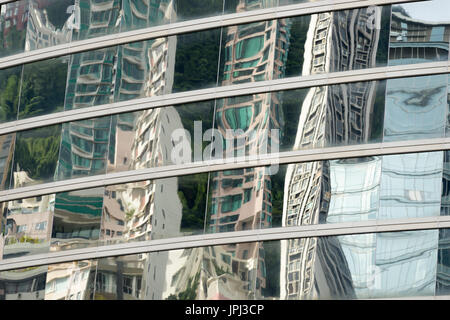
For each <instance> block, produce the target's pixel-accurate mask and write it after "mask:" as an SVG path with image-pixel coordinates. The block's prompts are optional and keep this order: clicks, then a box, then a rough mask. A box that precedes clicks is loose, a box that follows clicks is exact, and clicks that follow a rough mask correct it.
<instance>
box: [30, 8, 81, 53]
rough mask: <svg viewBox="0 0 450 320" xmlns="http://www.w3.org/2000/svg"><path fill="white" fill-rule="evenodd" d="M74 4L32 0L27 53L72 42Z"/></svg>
mask: <svg viewBox="0 0 450 320" xmlns="http://www.w3.org/2000/svg"><path fill="white" fill-rule="evenodd" d="M74 2H75V1H74V0H47V1H45V2H43V1H37V0H30V1H29V7H28V10H29V14H28V24H27V37H26V43H25V51H31V50H36V49H41V48H46V47H51V46H55V45H58V44H62V43H68V42H70V40H71V35H72V28H73V26H72V24H71V21H72V20H71V19H72V18H73V13H72V12H73V8H74Z"/></svg>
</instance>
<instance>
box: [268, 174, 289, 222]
mask: <svg viewBox="0 0 450 320" xmlns="http://www.w3.org/2000/svg"><path fill="white" fill-rule="evenodd" d="M286 168H287V166H279V168H278V173H277V174H276V175H273V176H271V180H272V181H271V182H272V227H281V220H282V218H283V197H284V179H285V176H286Z"/></svg>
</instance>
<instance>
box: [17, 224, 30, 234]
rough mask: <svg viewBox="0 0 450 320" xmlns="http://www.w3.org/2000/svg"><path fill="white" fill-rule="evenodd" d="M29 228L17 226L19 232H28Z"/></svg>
mask: <svg viewBox="0 0 450 320" xmlns="http://www.w3.org/2000/svg"><path fill="white" fill-rule="evenodd" d="M27 228H28V226H27V225H26V224H24V225H21V226H17V232H25V231H27Z"/></svg>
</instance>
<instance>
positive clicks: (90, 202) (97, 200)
mask: <svg viewBox="0 0 450 320" xmlns="http://www.w3.org/2000/svg"><path fill="white" fill-rule="evenodd" d="M103 193H104V188H96V189H87V190H80V191H69V192H62V193H57V194H56V198H55V214H54V218H53V228H52V236H51V248H50V250H51V251H62V250H70V249H78V248H85V247H95V246H97V245H98V239H99V235H100V224H101V217H102V208H103Z"/></svg>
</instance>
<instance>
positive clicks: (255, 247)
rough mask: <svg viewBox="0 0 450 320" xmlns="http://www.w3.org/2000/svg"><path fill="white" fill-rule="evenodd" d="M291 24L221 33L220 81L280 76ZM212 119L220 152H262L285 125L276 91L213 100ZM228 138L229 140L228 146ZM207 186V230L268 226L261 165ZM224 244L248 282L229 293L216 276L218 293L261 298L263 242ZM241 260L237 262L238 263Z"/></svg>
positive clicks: (266, 182) (266, 183) (222, 175)
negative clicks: (218, 135) (252, 294)
mask: <svg viewBox="0 0 450 320" xmlns="http://www.w3.org/2000/svg"><path fill="white" fill-rule="evenodd" d="M262 2H263V1H253V2H252V3H249V2H247V1H245V2H244V1H239V3H238V4H237V7H236V12H240V11H246V10H251V9H254V8H258V7H259V6H260V5H262ZM289 25H290V24H289V21H288V20H286V19H280V20H274V21H264V22H256V23H252V24H246V25H238V26H231V27H228V28H227V29H226V34H225V35H224V39H225V40H224V43H225V46H224V51H225V61H224V69H223V73H222V74H221V78H222V85H230V84H239V83H246V82H255V81H261V80H272V79H277V78H281V77H282V76H283V75H284V70H285V62H286V58H287V51H288V50H287V47H288V43H289ZM216 123H217V125H216V128H217V130H218V131H219V132H220V133H221V134H222V136H223V137H225V139H228V140H226V143H225V146H224V156H227V155H228V156H229V155H231V156H244V155H256V154H260V153H266V152H267V149H268V148H270V149H272V146H273V145H278V144H279V139H280V137H279V136H277V135H272V131H271V129H280V128H281V127H282V126H283V115H282V110H281V108H280V101H279V96H278V94H276V93H272V94H257V95H253V96H244V97H235V98H227V99H223V100H220V101H219V102H218V103H217V111H216ZM229 130H232V131H231V132H232V135H231V136H230V135H229V134H228V133H227V131H228V132H230V131H229ZM273 132H278V131H273ZM230 138H231V139H230ZM230 142H233V144H232V145H231V146H230V145H229V144H230ZM210 190H211V197H212V206H211V210H210V212H211V219H210V221H209V228H210V230H211V231H212V232H224V231H238V230H246V229H259V228H264V227H269V226H271V222H272V193H271V179H270V176H268V175H267V174H266V169H265V168H254V169H241V170H232V171H223V172H218V173H213V174H212V184H211V188H210ZM223 248H224V249H225V250H226V251H227V252H228V255H230V254H231V256H230V257H229V259H232V260H234V261H233V263H231V262H230V265H233V272H238V270H237V267H236V266H242V265H244V264H243V261H247V270H245V271H243V270H242V271H239V273H240V274H242V276H241V279H240V280H238V279H235V281H237V282H239V281H242V282H243V283H247V285H243V284H242V285H239V286H237V287H239V288H240V289H241V290H243V291H242V292H240V293H239V292H235V293H232V292H233V290H230V289H225V287H222V286H220V284H221V282H220V281H219V280H217V281H218V282H217V288H216V289H217V290H218V292H217V296H220V297H223V298H233V297H237V296H240V297H246V298H248V294H249V292H254V290H255V289H256V292H257V293H256V295H257V296H259V295H260V294H261V289H262V288H264V287H265V275H263V268H259V267H258V265H262V266H264V258H263V256H264V254H262V255H260V252H263V251H264V249H263V248H262V245H261V244H252V245H248V244H238V245H236V246H224V247H223ZM239 259H241V260H240V261H241V262H238V260H239ZM257 271H260V272H259V273H258V272H257ZM229 280H230V281H231V279H229ZM230 283H231V282H230ZM221 288H223V289H221ZM230 288H231V287H230ZM246 290H248V292H247V291H246ZM227 295H229V296H228V297H227Z"/></svg>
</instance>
